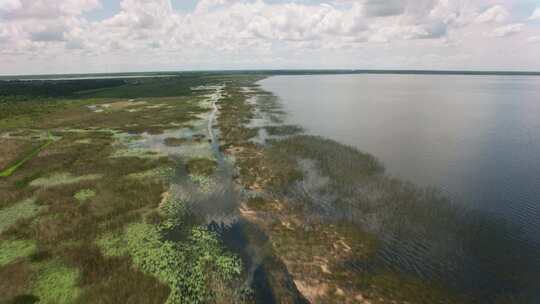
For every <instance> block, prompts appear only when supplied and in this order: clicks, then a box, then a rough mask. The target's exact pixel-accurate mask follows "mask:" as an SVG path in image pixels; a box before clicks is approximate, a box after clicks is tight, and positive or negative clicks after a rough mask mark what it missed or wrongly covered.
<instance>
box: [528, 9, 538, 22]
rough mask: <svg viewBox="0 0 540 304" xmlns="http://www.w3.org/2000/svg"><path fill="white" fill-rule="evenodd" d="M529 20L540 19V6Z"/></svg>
mask: <svg viewBox="0 0 540 304" xmlns="http://www.w3.org/2000/svg"><path fill="white" fill-rule="evenodd" d="M529 20H540V7H537V8H536V9H535V10H534V12H533V13H532V15H531V16H530V17H529Z"/></svg>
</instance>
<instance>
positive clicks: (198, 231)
mask: <svg viewBox="0 0 540 304" xmlns="http://www.w3.org/2000/svg"><path fill="white" fill-rule="evenodd" d="M97 244H98V246H100V248H102V250H103V252H104V254H105V255H107V256H121V255H124V254H127V255H129V256H130V257H131V258H132V260H133V263H134V264H135V265H136V266H137V267H138V268H139V269H141V270H142V271H144V272H146V273H149V274H151V275H154V276H156V277H157V278H158V279H159V280H160V281H162V282H164V283H166V284H167V285H168V286H169V287H170V288H171V293H170V295H169V298H168V300H167V303H205V302H207V301H209V300H210V299H211V298H212V297H213V294H212V290H211V289H209V288H208V285H207V283H208V279H210V276H217V277H218V278H219V279H220V280H224V281H226V280H230V279H232V278H233V277H234V276H237V275H239V274H240V272H241V270H242V267H241V264H240V260H238V258H235V257H233V256H231V255H228V254H226V253H224V252H223V249H222V247H221V245H220V243H219V241H218V239H217V236H216V235H215V234H213V233H211V232H210V231H208V230H207V229H206V228H203V227H194V228H193V229H192V230H191V232H190V235H189V238H188V239H187V240H186V241H185V242H178V243H175V242H172V241H168V240H165V239H164V238H163V232H162V231H161V229H160V228H159V227H157V226H154V225H150V224H145V223H136V224H132V225H130V226H128V227H127V229H126V230H125V234H124V235H122V236H118V235H116V236H114V235H107V236H104V237H102V238H100V240H98V242H97Z"/></svg>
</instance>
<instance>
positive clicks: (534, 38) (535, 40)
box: [527, 36, 540, 43]
mask: <svg viewBox="0 0 540 304" xmlns="http://www.w3.org/2000/svg"><path fill="white" fill-rule="evenodd" d="M527 42H529V43H539V42H540V36H531V37H529V38H527Z"/></svg>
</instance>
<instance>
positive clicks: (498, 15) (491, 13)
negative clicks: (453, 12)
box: [475, 5, 510, 23]
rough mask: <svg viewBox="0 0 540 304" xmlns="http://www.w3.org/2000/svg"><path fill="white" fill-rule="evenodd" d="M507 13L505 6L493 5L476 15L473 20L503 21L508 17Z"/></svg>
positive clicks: (484, 21)
mask: <svg viewBox="0 0 540 304" xmlns="http://www.w3.org/2000/svg"><path fill="white" fill-rule="evenodd" d="M509 15H510V13H508V10H506V8H504V7H503V6H501V5H495V6H492V7H491V8H489V9H487V10H486V11H484V12H483V13H482V14H480V15H478V17H476V19H475V21H476V22H478V23H486V22H503V21H505V20H506V19H507V18H508V16H509Z"/></svg>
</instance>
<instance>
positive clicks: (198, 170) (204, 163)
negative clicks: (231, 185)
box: [186, 157, 217, 176]
mask: <svg viewBox="0 0 540 304" xmlns="http://www.w3.org/2000/svg"><path fill="white" fill-rule="evenodd" d="M216 168H217V162H216V161H215V160H212V159H208V158H202V157H198V158H192V159H190V160H189V161H188V162H187V164H186V169H187V172H188V173H189V174H191V175H200V176H208V175H212V173H214V171H215V170H216Z"/></svg>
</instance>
